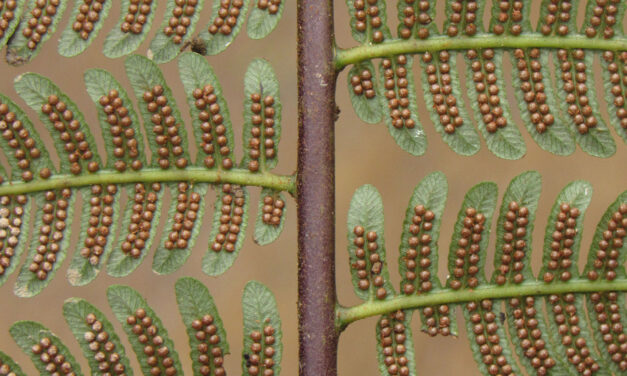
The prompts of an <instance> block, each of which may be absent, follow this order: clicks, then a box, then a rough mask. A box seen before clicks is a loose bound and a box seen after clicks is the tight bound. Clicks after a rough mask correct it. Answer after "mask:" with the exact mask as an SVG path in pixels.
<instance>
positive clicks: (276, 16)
mask: <svg viewBox="0 0 627 376" xmlns="http://www.w3.org/2000/svg"><path fill="white" fill-rule="evenodd" d="M268 3H270V4H269V5H267V6H266V7H265V8H262V6H260V5H259V3H257V6H256V7H253V8H252V9H251V10H250V14H249V15H248V23H247V25H246V33H247V34H248V37H249V38H250V39H263V38H265V37H267V36H268V34H270V33H271V32H272V31H273V30H274V29H275V28H276V26H277V24H278V23H279V21H280V20H281V16H282V15H283V9H284V8H285V1H280V0H279V1H276V0H275V1H268ZM276 3H278V6H277V5H276ZM273 6H274V7H276V9H275V8H274V7H273Z"/></svg>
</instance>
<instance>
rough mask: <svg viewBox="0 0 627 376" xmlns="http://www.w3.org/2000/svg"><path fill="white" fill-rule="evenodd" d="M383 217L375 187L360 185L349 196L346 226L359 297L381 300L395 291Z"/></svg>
mask: <svg viewBox="0 0 627 376" xmlns="http://www.w3.org/2000/svg"><path fill="white" fill-rule="evenodd" d="M383 220H384V218H383V201H382V200H381V195H380V194H379V192H378V191H377V189H376V188H375V187H373V186H372V185H363V186H361V187H359V188H358V189H357V190H356V191H355V193H354V194H353V198H352V199H351V203H350V208H349V210H348V221H347V222H348V223H347V225H346V227H347V238H348V256H349V265H350V267H351V279H352V281H353V289H354V291H355V294H356V295H357V296H358V297H359V298H360V299H362V300H370V301H371V300H375V299H379V300H382V299H386V298H390V297H392V296H394V294H395V292H394V287H392V283H391V282H390V276H389V274H388V268H387V263H386V261H385V257H386V256H385V236H384V232H383V229H384V226H383ZM369 235H370V236H369ZM371 247H372V248H371ZM358 250H359V251H358ZM360 253H361V255H359V254H360ZM364 272H365V273H364ZM360 273H363V274H365V276H361V277H360V276H359V274H360ZM377 277H382V278H383V282H382V283H381V284H379V285H378V286H376V285H375V284H374V280H375V279H376V278H377Z"/></svg>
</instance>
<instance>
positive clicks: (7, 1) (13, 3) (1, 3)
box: [0, 0, 17, 39]
mask: <svg viewBox="0 0 627 376" xmlns="http://www.w3.org/2000/svg"><path fill="white" fill-rule="evenodd" d="M15 8H17V0H0V10H2V13H1V14H0V39H1V38H2V37H4V33H5V31H6V30H7V29H8V28H9V23H10V22H11V21H13V19H14V18H15Z"/></svg>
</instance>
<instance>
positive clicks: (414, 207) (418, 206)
mask: <svg viewBox="0 0 627 376" xmlns="http://www.w3.org/2000/svg"><path fill="white" fill-rule="evenodd" d="M447 195H448V182H447V181H446V176H445V175H444V174H443V173H442V172H434V173H432V174H429V175H427V176H426V177H425V178H424V179H422V180H421V181H420V183H418V185H417V186H416V188H414V192H413V193H412V195H411V198H410V199H409V204H408V205H407V210H406V211H405V220H404V221H403V232H402V233H401V243H400V245H399V247H398V250H399V258H398V273H399V274H400V275H401V285H400V291H402V292H404V293H405V294H407V291H404V286H405V285H406V284H410V285H412V286H413V287H414V290H415V291H416V292H415V293H418V291H420V279H419V278H416V279H414V280H413V281H412V280H409V279H407V274H406V273H407V272H408V271H410V272H413V273H416V274H419V273H420V272H421V271H423V270H426V271H428V272H430V273H431V274H432V276H433V277H432V278H431V279H430V282H431V283H432V285H433V287H432V289H433V290H439V289H440V288H441V287H442V284H441V283H440V280H439V278H438V277H437V265H438V238H439V236H440V221H441V220H442V214H443V213H444V207H445V205H446V198H447ZM421 210H422V211H424V213H421V214H418V213H417V212H420V211H421ZM428 211H430V212H431V213H430V214H427V212H428ZM431 215H433V218H430V220H427V219H425V218H429V217H430V216H431ZM414 219H416V221H414ZM416 222H418V224H416ZM425 223H429V225H427V228H429V227H428V226H431V228H430V229H425ZM412 230H413V231H412ZM425 235H426V236H428V238H427V239H425V240H429V241H428V242H425V243H422V242H420V244H419V245H414V246H412V245H410V239H411V238H413V237H416V238H418V239H422V238H423V237H424V236H425ZM412 241H414V240H413V239H412ZM422 247H429V248H430V253H429V255H427V256H424V255H422V254H421V253H420V252H421V248H422ZM410 249H413V250H414V251H417V253H418V256H414V257H413V258H412V257H408V255H407V252H408V251H409V250H410ZM412 252H413V251H412ZM424 257H427V258H428V259H429V260H430V261H431V263H430V265H429V266H428V267H426V268H422V267H420V266H419V265H416V266H415V267H414V268H408V265H407V262H408V261H410V260H411V261H413V262H414V263H416V264H419V261H420V259H422V258H424ZM412 294H413V293H412ZM407 295H410V294H407Z"/></svg>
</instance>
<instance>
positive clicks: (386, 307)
mask: <svg viewBox="0 0 627 376" xmlns="http://www.w3.org/2000/svg"><path fill="white" fill-rule="evenodd" d="M600 291H627V278H620V279H616V280H614V281H612V282H608V281H598V282H590V281H589V280H587V279H574V280H571V281H569V282H567V283H551V284H547V283H544V282H542V281H533V282H525V283H522V284H520V285H508V286H498V285H493V284H489V285H484V286H480V287H478V288H476V289H474V290H452V289H444V290H440V291H435V292H430V293H428V294H423V295H412V296H404V295H401V296H397V297H394V298H392V299H389V300H384V301H370V302H365V303H363V304H360V305H358V306H354V307H342V306H338V307H337V309H336V312H337V325H338V327H339V328H342V329H343V328H345V327H346V326H347V325H348V324H350V323H352V322H353V321H357V320H361V319H364V318H367V317H370V316H378V315H382V314H385V313H389V312H394V311H396V310H399V309H411V308H420V307H426V306H433V305H440V304H452V303H462V302H468V301H473V300H474V301H476V300H482V299H505V298H513V297H521V296H529V295H533V296H535V295H550V294H565V293H586V292H600Z"/></svg>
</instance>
